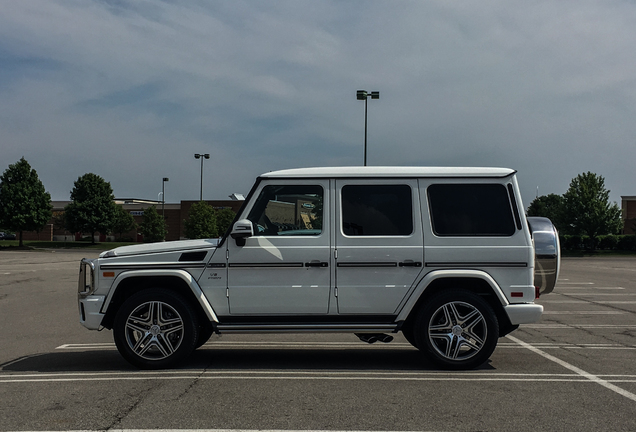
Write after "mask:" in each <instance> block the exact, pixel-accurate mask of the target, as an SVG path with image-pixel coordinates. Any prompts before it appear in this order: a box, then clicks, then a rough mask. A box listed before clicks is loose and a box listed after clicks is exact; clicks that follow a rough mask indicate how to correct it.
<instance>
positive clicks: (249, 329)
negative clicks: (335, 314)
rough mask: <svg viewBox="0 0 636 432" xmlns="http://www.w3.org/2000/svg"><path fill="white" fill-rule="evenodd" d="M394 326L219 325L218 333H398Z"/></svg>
mask: <svg viewBox="0 0 636 432" xmlns="http://www.w3.org/2000/svg"><path fill="white" fill-rule="evenodd" d="M399 324H401V323H392V324H255V323H249V324H217V325H216V326H215V327H216V332H217V333H387V332H392V333H397V332H398V331H399V327H400V325H399Z"/></svg>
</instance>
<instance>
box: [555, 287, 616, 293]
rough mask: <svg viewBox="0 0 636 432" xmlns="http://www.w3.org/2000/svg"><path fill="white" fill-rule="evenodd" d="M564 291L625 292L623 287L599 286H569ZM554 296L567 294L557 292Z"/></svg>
mask: <svg viewBox="0 0 636 432" xmlns="http://www.w3.org/2000/svg"><path fill="white" fill-rule="evenodd" d="M563 289H586V290H595V291H596V290H624V289H625V288H623V287H597V286H567V287H564V288H563ZM554 294H565V293H563V292H561V291H558V292H555V293H554Z"/></svg>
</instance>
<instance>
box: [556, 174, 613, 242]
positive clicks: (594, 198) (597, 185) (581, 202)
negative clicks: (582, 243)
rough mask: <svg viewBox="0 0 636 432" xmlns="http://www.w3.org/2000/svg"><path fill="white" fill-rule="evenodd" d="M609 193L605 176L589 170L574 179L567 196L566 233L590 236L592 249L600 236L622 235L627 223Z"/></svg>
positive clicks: (565, 195) (565, 208)
mask: <svg viewBox="0 0 636 432" xmlns="http://www.w3.org/2000/svg"><path fill="white" fill-rule="evenodd" d="M609 193H610V191H609V190H607V189H606V188H605V179H604V178H603V176H600V175H597V174H594V173H592V172H589V171H588V172H587V173H583V174H579V175H578V176H576V177H575V178H573V179H572V182H571V183H570V188H569V189H568V191H567V192H566V193H565V194H564V195H563V200H564V207H563V208H564V212H563V220H564V221H566V223H565V230H566V234H573V235H582V234H584V235H587V236H589V237H590V239H591V240H592V248H595V247H596V244H597V243H598V236H600V235H604V234H618V233H619V232H620V229H621V226H622V222H623V221H622V218H621V209H620V208H619V207H618V204H616V203H610V202H609Z"/></svg>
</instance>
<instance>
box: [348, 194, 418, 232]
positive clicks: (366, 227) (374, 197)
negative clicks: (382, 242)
mask: <svg viewBox="0 0 636 432" xmlns="http://www.w3.org/2000/svg"><path fill="white" fill-rule="evenodd" d="M342 232H343V233H344V235H346V236H408V235H410V234H411V233H413V200H412V193H411V188H410V186H408V185H346V186H343V187H342Z"/></svg>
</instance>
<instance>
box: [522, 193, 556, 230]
mask: <svg viewBox="0 0 636 432" xmlns="http://www.w3.org/2000/svg"><path fill="white" fill-rule="evenodd" d="M564 202H565V200H564V199H563V196H562V195H557V194H549V195H542V196H540V197H537V198H535V199H534V200H533V201H532V202H531V203H530V206H529V207H528V216H542V217H547V218H548V219H550V220H551V221H552V223H553V224H554V226H556V227H557V229H558V230H559V231H562V230H563V228H564V224H563V212H564Z"/></svg>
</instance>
